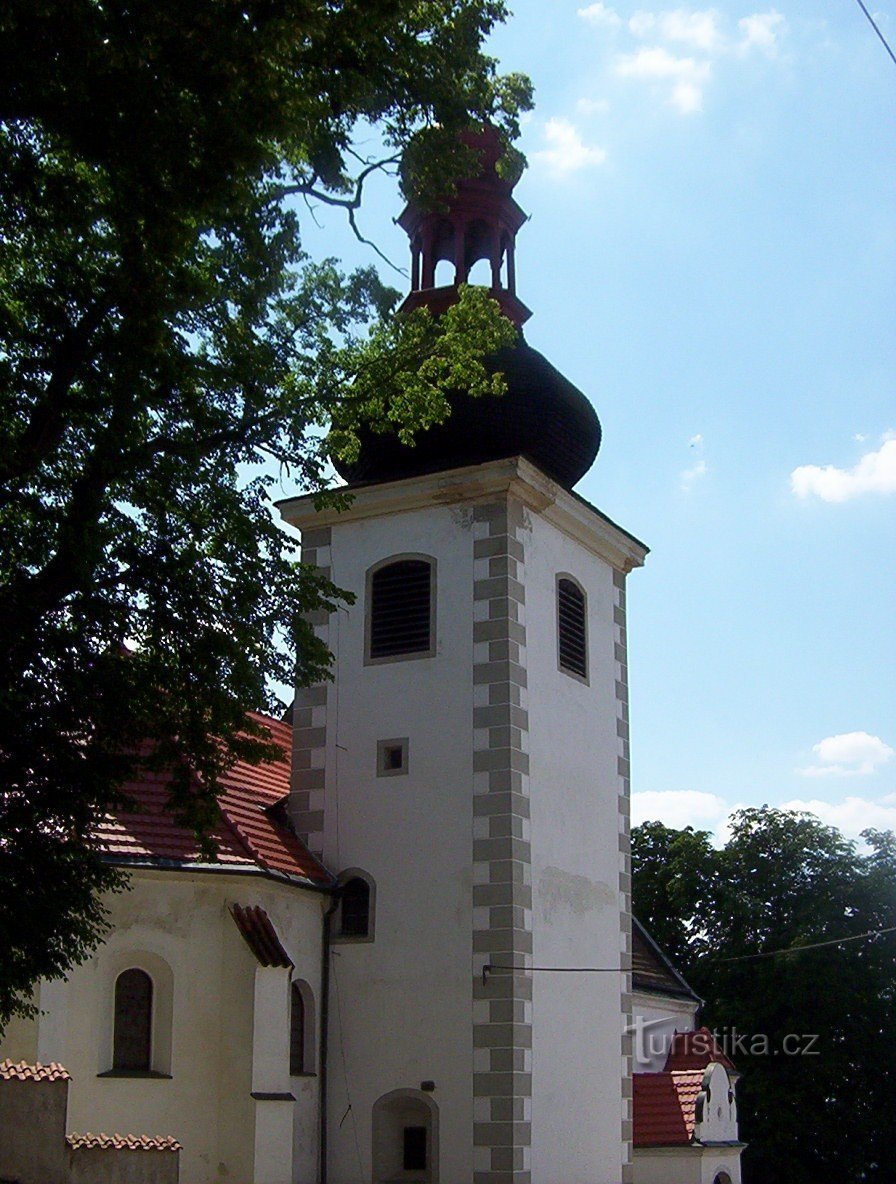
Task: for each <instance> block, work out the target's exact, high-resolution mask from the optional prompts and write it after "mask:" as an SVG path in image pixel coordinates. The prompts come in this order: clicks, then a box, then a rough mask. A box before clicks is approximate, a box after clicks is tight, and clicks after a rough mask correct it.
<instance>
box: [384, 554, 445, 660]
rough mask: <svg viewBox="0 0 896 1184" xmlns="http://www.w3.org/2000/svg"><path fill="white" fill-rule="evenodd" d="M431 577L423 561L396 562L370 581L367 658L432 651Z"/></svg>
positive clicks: (429, 568) (430, 571) (429, 566)
mask: <svg viewBox="0 0 896 1184" xmlns="http://www.w3.org/2000/svg"><path fill="white" fill-rule="evenodd" d="M432 575H433V566H432V563H430V562H429V561H428V560H426V559H397V560H396V561H395V562H394V563H387V564H386V565H385V566H383V567H378V568H377V569H376V571H374V572H373V574H372V576H371V578H370V607H369V628H370V635H369V643H368V648H369V657H370V659H371V660H372V661H376V660H377V659H382V658H397V657H402V656H404V655H413V654H428V653H430V652H431V650H432Z"/></svg>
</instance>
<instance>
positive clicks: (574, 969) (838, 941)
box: [482, 925, 896, 983]
mask: <svg viewBox="0 0 896 1184" xmlns="http://www.w3.org/2000/svg"><path fill="white" fill-rule="evenodd" d="M885 933H896V925H890V926H889V927H888V928H886V929H869V930H868V931H867V932H866V933H855V934H853V935H852V936H851V937H832V938H830V939H829V940H828V941H815V942H812V943H810V944H808V945H804V946H783V947H782V948H781V949H778V950H763V951H761V953H758V954H738V955H737V956H736V957H733V958H714V957H713V956H712V955H711V954H707V955H706V957H705V958H701V959H699V961H701V962H717V963H720V964H721V963H723V962H751V961H753V960H754V959H756V958H775V957H778V956H779V955H784V956H786V955H788V954H802V953H805V951H806V950H821V949H823V948H824V947H825V946H842V945H846V944H847V942H851V941H868V939H869V938H872V937H881V936H883V934H885ZM496 972H503V973H505V974H535V973H541V974H627V973H628V969H627V968H626V967H624V966H502V965H500V964H499V963H495V962H486V964H485V965H484V966H483V968H482V981H483V983H485V982H487V981H488V978H489V976H490V975H492V974H495V973H496Z"/></svg>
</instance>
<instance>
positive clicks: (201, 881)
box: [0, 871, 321, 1184]
mask: <svg viewBox="0 0 896 1184" xmlns="http://www.w3.org/2000/svg"><path fill="white" fill-rule="evenodd" d="M131 885H132V886H131V889H130V890H129V891H126V892H123V893H120V894H117V895H115V896H112V897H110V898H109V902H108V903H109V906H110V910H111V916H110V919H111V922H112V932H111V933H110V935H109V937H108V939H107V940H106V942H105V943H104V944H103V945H102V946H101V947H100V948H99V949H98V950H97V952H96V954H95V955H94V956H93V957H92V958H90V959H89V960H88V961H87V962H85V963H84V964H83V965H82V966H80V967H78V968H76V969H75V970H74V971H73V973H72V974H71V976H70V978H69V979H68V980H67V981H66V983H64V984H60V987H59V988H58V989H57V990H56V991H55V993H54V996H53V999H54V1003H53V1009H54V1010H53V1012H52V1013H48V1014H47V1015H46V1016H44V1017H42V1018H41V1020H40V1027H42V1028H44V1035H43V1037H40V1036H39V1037H38V1043H39V1044H41V1045H43V1046H44V1048H45V1051H46V1052H47V1053H48V1054H51V1056H50V1058H49V1059H52V1060H58V1061H61V1062H62V1064H64V1065H65V1067H66V1068H67V1069H68V1070H69V1072H70V1073H71V1076H72V1085H71V1090H70V1094H69V1112H68V1125H69V1129H70V1130H77V1131H85V1130H94V1131H95V1130H105V1131H118V1132H121V1133H137V1134H150V1135H173V1136H174V1137H175V1138H177V1139H178V1141H179V1142H180V1143H181V1144H182V1146H183V1151H182V1153H181V1179H182V1180H185V1181H189V1182H190V1184H207V1182H210V1181H213V1180H214V1181H218V1180H220V1179H221V1165H223V1166H224V1168H225V1169H226V1171H227V1173H228V1178H230V1179H237V1180H244V1181H251V1180H252V1179H253V1171H254V1167H253V1144H254V1126H255V1108H256V1105H257V1104H258V1103H256V1102H255V1101H253V1099H252V1098H251V1091H252V1053H253V1011H254V985H255V974H256V967H257V966H258V963H257V961H256V959H255V957H254V956H253V954H252V952H251V951H250V950H249V948H248V947H247V945H246V943H245V942H244V940H243V938H242V937H241V936H240V934H239V932H238V930H237V928H236V926H235V924H234V922H233V920H232V918H231V917H230V915H229V912H228V908H229V905H230V904H231V903H233V902H237V903H241V904H246V903H251V904H258V905H261V907H262V908H264V909H266V911H267V912H268V914H269V916H270V918H271V920H272V922H273V923H274V926H275V928H276V930H277V933H278V935H279V937H280V940H281V942H282V943H283V945H284V947H285V948H286V950H287V952H288V953H289V954H290V957H291V958H292V959H293V961H294V962H295V963H296V975H297V976H298V977H301V978H304V979H305V980H307V981H308V982H309V983H310V984H311V985H312V988H313V990H314V992H315V995H316V996H317V997H319V992H320V982H319V979H320V948H321V947H320V917H321V899H320V897H318V896H316V895H312V894H310V893H306V892H302V891H298V890H296V889H294V888H290V887H287V886H285V885H278V884H276V883H274V882H272V881H269V880H264V879H262V878H261V877H254V876H253V877H240V876H226V875H218V874H213V875H210V874H196V875H194V874H190V873H184V872H150V871H141V872H137V873H135V874H134V875H133V876H132V877H131ZM128 966H140V967H141V968H143V969H145V970H146V971H147V973H149V974H150V975H151V977H153V980H154V988H155V990H154V995H155V1000H154V1016H153V1020H154V1031H153V1067H154V1068H155V1067H156V1066H157V1065H159V1064H160V1063H161V1064H163V1065H165V1066H166V1068H165V1069H163V1070H159V1072H163V1071H164V1072H168V1073H170V1075H171V1076H170V1078H168V1077H156V1078H146V1077H101V1076H98V1074H102V1073H105V1072H107V1071H108V1070H110V1069H111V1067H112V1024H113V1000H114V984H115V979H116V977H117V975H118V974H119V973H120V972H121V970H123V969H125V968H126V967H128ZM163 968H167V972H168V979H169V983H166V981H165V979H166V976H165V973H164V971H163ZM282 973H285V972H282ZM169 984H170V985H169ZM45 996H46V997H47V998H49V996H48V995H47V993H46V992H44V993H42V999H43V998H44V997H45ZM60 1016H64V1017H65V1022H64V1024H63V1023H62V1022H61V1021H60ZM284 1020H285V1016H284ZM60 1033H62V1034H61V1035H60ZM51 1044H52V1047H51ZM166 1044H167V1045H168V1047H169V1048H170V1053H168V1052H166V1051H165V1046H166ZM288 1045H289V1031H288V1027H286V1026H285V1024H284V1031H283V1036H282V1047H283V1050H284V1057H288ZM160 1049H162V1055H163V1059H162V1061H161V1062H160V1061H159V1059H158V1057H159V1050H160ZM5 1055H7V1046H6V1043H5V1042H4V1043H3V1045H2V1046H0V1056H5ZM284 1064H287V1062H286V1061H284ZM286 1080H287V1082H288V1081H289V1079H288V1077H287V1079H286ZM302 1084H303V1087H304V1086H305V1085H307V1086H308V1088H307V1089H305V1088H303V1089H302V1091H301V1094H300V1095H297V1101H296V1103H295V1105H290V1109H291V1110H292V1111H293V1113H294V1121H295V1124H296V1127H297V1128H299V1127H304V1129H309V1128H310V1131H311V1133H312V1136H313V1137H316V1131H315V1124H314V1117H315V1115H316V1110H317V1101H316V1080H315V1079H307V1081H305V1080H304V1079H303V1082H302ZM283 1105H287V1103H283ZM287 1141H288V1140H287ZM315 1163H316V1148H315V1145H314V1143H313V1142H312V1143H311V1144H310V1145H307V1146H304V1147H302V1148H301V1149H300V1155H299V1156H298V1157H296V1162H295V1165H294V1169H295V1170H296V1171H298V1170H299V1168H301V1170H302V1172H303V1175H302V1177H301V1178H303V1179H309V1178H313V1172H314V1165H315ZM293 1178H296V1177H295V1176H293Z"/></svg>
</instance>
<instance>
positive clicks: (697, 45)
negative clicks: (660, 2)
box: [658, 8, 724, 53]
mask: <svg viewBox="0 0 896 1184" xmlns="http://www.w3.org/2000/svg"><path fill="white" fill-rule="evenodd" d="M658 27H659V31H660V33H661V34H662V36H663V37H665V39H666V40H667V41H682V42H684V43H685V44H686V45H692V46H693V47H694V49H699V50H700V51H701V52H703V53H712V52H713V51H714V50H716V49H718V48H720V47H721V46H722V44H723V41H724V38H723V37H722V31H721V29H720V28H719V14H718V13H717V12H716V10H715V9H714V8H707V9H703V10H702V11H700V10H698V11H696V12H689V11H688V10H687V9H685V8H676V9H675V10H674V11H672V12H664V13H662V14H661V16H660V17H659V21H658Z"/></svg>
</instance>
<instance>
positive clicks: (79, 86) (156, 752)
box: [0, 0, 529, 1026]
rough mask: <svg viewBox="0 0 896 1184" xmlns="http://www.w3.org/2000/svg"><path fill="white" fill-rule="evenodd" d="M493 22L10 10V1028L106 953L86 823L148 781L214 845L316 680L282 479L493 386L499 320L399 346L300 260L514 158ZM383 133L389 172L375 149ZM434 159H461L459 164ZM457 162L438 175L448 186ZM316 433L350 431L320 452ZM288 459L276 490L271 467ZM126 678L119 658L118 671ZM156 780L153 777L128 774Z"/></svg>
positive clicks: (1, 413)
mask: <svg viewBox="0 0 896 1184" xmlns="http://www.w3.org/2000/svg"><path fill="white" fill-rule="evenodd" d="M505 15H506V14H505V9H504V5H503V3H501V2H500V0H363V2H359V0H332V2H331V0H327V2H324V0H238V2H237V0H214V2H212V0H192V2H191V3H186V4H185V3H183V2H182V0H176V2H175V0H152V3H140V2H139V0H138V2H137V3H131V2H128V3H124V2H123V0H65V2H64V3H63V2H61V0H8V2H7V3H6V4H4V5H3V7H2V11H0V551H2V560H0V621H2V637H0V649H2V656H0V657H2V660H0V666H2V672H3V675H2V677H3V684H2V685H3V699H2V709H0V786H2V789H0V882H2V884H3V893H2V896H0V948H2V951H3V956H2V958H0V1026H2V1023H3V1022H4V1020H5V1018H6V1017H8V1016H9V1015H10V1014H11V1012H13V1011H15V1010H16V1009H19V1010H21V1009H22V1008H26V1009H27V1006H28V1005H27V992H28V989H29V987H30V984H32V983H33V982H34V980H35V979H36V978H37V977H38V976H39V975H47V976H51V977H52V976H54V975H58V974H59V973H61V972H63V971H65V970H66V968H68V967H69V966H70V965H72V963H73V962H74V961H76V960H78V959H79V958H81V957H82V956H83V955H84V954H85V953H86V952H87V951H88V950H89V949H90V948H91V947H92V946H93V945H94V944H95V942H96V941H97V940H98V937H99V935H100V933H101V931H102V924H103V914H102V909H101V907H100V905H99V903H98V894H99V893H100V891H101V890H103V889H107V888H109V887H112V886H114V885H115V883H116V877H115V875H114V873H113V872H112V871H111V870H110V869H109V868H108V867H107V866H105V865H104V864H103V862H102V861H101V859H100V858H99V857H98V856H97V853H96V852H95V850H94V849H93V846H92V841H91V827H92V825H93V822H94V820H95V819H96V818H97V816H98V814H99V812H101V811H103V810H105V809H107V808H108V807H109V806H110V805H111V804H114V803H115V802H116V800H117V795H118V793H119V789H118V787H119V786H120V785H121V784H122V782H123V780H124V779H125V778H127V777H128V776H131V775H133V774H134V772H135V768H136V767H137V766H138V765H139V764H141V763H142V764H146V763H155V764H160V763H164V765H165V766H166V767H167V768H169V769H174V770H176V771H177V776H176V777H175V782H174V786H173V794H174V801H175V804H176V807H177V809H178V810H179V812H180V815H181V816H182V817H183V818H184V819H185V820H186V821H188V822H189V823H190V824H191V825H193V826H195V827H196V828H197V830H198V831H200V832H201V831H202V830H203V829H205V828H207V827H208V824H209V822H210V820H211V819H212V818H213V816H214V801H215V792H216V788H217V785H218V777H219V775H220V773H221V771H222V769H223V768H224V767H225V766H226V765H227V764H228V763H230V762H231V761H232V760H233V759H234V758H235V756H237V755H241V756H249V757H252V758H255V759H257V758H259V757H261V756H263V755H264V753H265V752H266V751H267V749H266V746H265V741H264V739H263V738H262V737H261V736H260V735H258V734H257V730H253V727H252V725H251V722H250V721H249V720H248V719H247V717H246V711H247V709H252V708H260V707H263V706H265V705H266V704H267V705H268V706H269V707H270V706H272V705H273V704H272V701H271V698H270V693H269V687H270V683H271V680H272V679H276V680H280V681H281V682H286V683H290V682H292V680H293V677H294V674H295V667H296V666H297V668H298V676H299V678H301V679H310V678H312V677H317V676H320V675H321V673H323V672H325V671H326V668H327V664H328V656H327V654H326V653H325V652H324V650H323V649H322V648H321V647H320V646H319V645H318V644H317V643H316V642H315V640H314V637H313V635H312V634H311V632H310V630H308V629H307V628H306V627H305V626H304V625H303V621H302V616H301V614H302V612H303V611H305V610H309V609H314V608H317V607H320V606H322V605H329V606H332V605H333V604H334V598H335V597H336V596H337V590H336V589H334V588H333V587H331V586H330V585H328V584H327V583H326V582H323V581H321V580H319V579H317V578H316V577H315V576H314V574H313V573H311V572H309V571H307V570H305V569H304V568H302V567H301V565H299V564H298V563H297V561H296V556H295V554H294V550H293V547H292V546H291V544H290V543H289V542H288V540H286V539H285V537H284V535H283V534H282V533H281V532H280V531H279V529H278V528H277V526H276V525H275V522H274V516H273V514H272V512H271V502H270V498H271V486H272V483H273V482H274V481H275V480H276V479H277V474H278V473H279V474H285V475H286V476H288V478H289V479H290V482H291V485H292V487H293V488H294V487H295V486H296V485H298V486H299V487H303V488H305V489H318V488H321V487H322V482H323V477H324V475H325V469H324V464H325V457H326V453H327V451H328V448H329V447H331V446H332V445H337V446H339V447H341V448H343V449H346V450H350V449H351V447H352V442H353V425H355V424H356V423H357V422H358V421H359V419H371V420H372V421H373V423H374V425H375V426H378V427H380V428H383V429H393V430H400V431H401V433H402V435H403V436H404V437H405V438H408V437H409V436H412V435H413V432H414V430H416V429H418V428H420V427H421V426H424V425H426V424H428V423H431V422H433V421H435V420H437V419H439V418H440V417H443V416H444V415H445V414H446V411H447V403H446V401H445V395H446V392H447V391H449V390H450V389H451V388H452V387H453V386H457V385H459V384H463V385H464V386H466V387H469V388H471V389H473V390H474V391H478V392H480V393H483V392H494V391H495V390H500V388H501V383H500V380H494V379H492V378H490V377H489V376H488V375H487V374H486V372H485V370H484V369H483V366H482V358H483V356H484V355H485V354H488V353H490V352H492V351H493V350H494V349H496V348H498V347H499V346H500V345H502V344H506V343H508V342H509V341H510V340H511V339H512V330H511V327H510V326H509V324H508V323H507V322H506V321H504V320H503V318H501V317H500V316H499V314H498V311H497V306H496V305H494V304H493V303H492V302H490V301H489V300H487V299H486V298H485V297H484V296H483V295H482V293H478V292H474V291H467V292H466V293H465V294H464V295H463V296H462V298H461V301H460V303H459V304H458V305H457V307H456V308H455V309H453V310H452V311H451V313H450V314H448V315H446V316H445V317H444V318H442V319H441V321H439V322H438V323H435V322H434V321H433V320H432V319H431V318H429V317H428V316H427V314H426V313H420V314H415V315H414V316H413V317H410V318H407V319H406V320H405V321H403V322H400V323H399V322H396V321H394V320H391V319H390V318H389V316H388V309H389V307H390V305H391V303H392V300H393V299H394V293H390V292H389V291H388V290H387V289H385V288H384V287H383V286H382V285H381V284H380V282H379V280H378V279H377V277H376V275H375V274H374V272H373V271H372V270H363V271H360V272H358V273H355V274H352V275H344V274H342V273H341V272H340V271H339V270H338V268H337V267H336V266H335V264H333V263H332V262H316V263H315V262H312V261H311V260H309V259H307V258H306V257H305V255H304V254H303V251H302V243H301V236H300V226H299V217H298V214H297V210H300V209H303V208H304V206H303V205H301V204H299V203H300V202H301V201H302V200H303V199H304V200H307V201H313V202H327V203H330V204H332V205H337V206H340V207H342V208H343V209H344V210H345V211H346V215H347V216H348V217H349V218H350V219H351V220H352V223H353V225H354V217H355V212H356V210H357V209H358V207H359V205H360V202H361V200H362V194H363V184H364V181H365V179H366V178H367V177H369V176H370V174H371V173H372V172H373V171H374V170H376V169H377V168H381V167H386V166H388V165H389V164H390V163H391V164H393V165H394V164H395V163H396V162H397V160H398V158H399V156H400V154H401V153H402V152H403V151H404V150H405V149H406V148H407V147H408V145H409V144H410V145H411V150H410V152H409V154H408V158H407V166H406V168H405V170H404V173H403V184H404V187H405V191H406V192H408V191H409V190H414V191H415V192H417V193H418V194H419V196H420V197H421V200H432V199H433V194H434V192H435V190H436V188H437V184H438V185H441V187H442V188H444V186H445V184H446V183H451V181H452V178H456V177H457V176H458V175H460V173H461V172H462V171H463V169H465V168H468V167H469V166H470V163H471V161H470V150H469V149H465V148H463V147H462V145H461V144H460V143H459V141H458V139H457V132H458V130H459V129H460V128H462V127H464V126H468V125H469V123H470V122H471V121H474V122H475V121H480V120H483V119H490V120H491V121H492V122H493V123H494V124H496V125H497V126H498V127H499V129H500V130H501V132H502V134H503V135H504V136H505V137H506V139H507V141H508V142H509V141H510V140H511V139H512V138H513V136H514V135H515V134H516V131H517V125H516V117H517V113H518V111H519V110H520V109H521V108H524V107H526V106H527V105H528V103H529V87H528V83H527V81H526V80H525V79H524V78H521V77H513V76H510V77H501V76H499V75H498V73H497V70H496V64H495V62H494V61H493V60H492V59H490V58H489V57H487V56H486V55H485V54H484V53H483V51H482V43H483V39H484V38H485V36H486V35H487V33H488V32H489V30H490V29H491V28H492V27H493V25H494V24H495V22H497V21H500V20H502V19H503V18H504V16H505ZM371 127H374V128H376V129H377V133H378V135H379V137H380V139H381V141H382V143H383V144H384V145H385V149H384V157H385V159H384V160H381V161H375V160H367V159H361V158H359V156H358V155H357V153H356V152H355V150H354V148H353V146H352V145H353V137H356V138H357V136H358V133H359V130H360V132H362V133H363V134H364V135H365V136H368V135H369V134H370V129H371ZM446 145H447V146H448V148H449V149H450V150H446ZM439 151H443V152H444V153H445V160H444V161H443V162H442V163H441V164H440V163H438V162H437V159H436V157H437V155H438V153H439ZM328 425H330V426H333V427H334V434H333V438H332V439H331V440H328V438H327V431H328ZM265 466H267V467H265ZM126 654H129V656H126ZM137 754H142V755H137Z"/></svg>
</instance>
